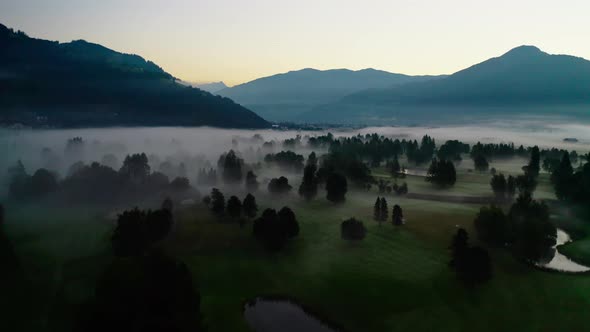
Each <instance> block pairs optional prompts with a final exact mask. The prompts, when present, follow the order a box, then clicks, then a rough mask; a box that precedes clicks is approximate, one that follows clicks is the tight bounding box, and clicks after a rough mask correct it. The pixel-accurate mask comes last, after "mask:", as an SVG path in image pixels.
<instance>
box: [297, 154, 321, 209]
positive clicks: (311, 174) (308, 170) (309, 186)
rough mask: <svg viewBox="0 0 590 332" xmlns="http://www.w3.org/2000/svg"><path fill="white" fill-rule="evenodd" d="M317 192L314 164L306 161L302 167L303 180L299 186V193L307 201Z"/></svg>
mask: <svg viewBox="0 0 590 332" xmlns="http://www.w3.org/2000/svg"><path fill="white" fill-rule="evenodd" d="M308 162H309V159H308ZM317 193H318V179H317V176H316V165H315V164H314V163H308V164H307V165H306V166H305V168H304V169H303V180H302V181H301V185H300V186H299V195H300V196H302V197H303V198H305V199H306V200H308V201H309V200H312V199H313V198H314V197H315V196H316V195H317Z"/></svg>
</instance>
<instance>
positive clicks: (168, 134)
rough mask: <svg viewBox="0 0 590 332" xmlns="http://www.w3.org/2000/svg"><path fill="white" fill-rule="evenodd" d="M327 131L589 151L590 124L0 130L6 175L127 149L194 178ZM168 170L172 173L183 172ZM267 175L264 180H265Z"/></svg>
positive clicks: (101, 158) (117, 162) (0, 164)
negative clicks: (232, 155) (78, 146)
mask: <svg viewBox="0 0 590 332" xmlns="http://www.w3.org/2000/svg"><path fill="white" fill-rule="evenodd" d="M328 131H329V132H332V133H333V134H334V135H335V136H353V135H357V134H362V135H364V134H368V133H379V134H381V135H384V136H388V137H395V138H400V139H401V138H406V139H409V138H410V139H418V140H419V139H420V138H421V137H422V136H423V135H425V134H428V135H430V136H432V137H434V138H435V139H436V140H437V144H438V145H440V144H442V142H444V141H446V140H448V139H458V140H461V141H464V142H467V143H476V142H477V141H481V142H482V143H485V142H493V143H500V142H503V143H510V142H512V143H514V144H516V145H520V144H523V145H524V146H533V145H538V146H540V147H542V148H543V147H545V148H550V147H557V148H563V149H568V150H576V151H578V152H586V151H588V146H589V145H588V143H590V125H580V124H575V123H555V124H543V122H542V121H522V122H518V121H513V122H494V123H487V124H485V125H482V124H479V125H473V126H457V127H367V128H363V129H346V128H337V129H331V130H324V131H296V130H270V129H269V130H229V129H217V128H210V127H198V128H179V127H159V128H104V129H68V130H58V129H46V130H33V129H0V150H1V151H2V154H3V157H2V158H1V159H0V171H2V172H3V174H5V173H6V172H5V170H6V169H7V168H9V167H10V166H12V165H14V164H15V163H16V162H17V160H21V161H22V162H23V164H24V166H25V168H26V169H27V171H28V172H29V173H32V172H34V171H35V170H36V169H38V168H47V169H49V170H51V171H54V172H57V173H58V174H59V176H60V177H61V178H63V177H65V176H66V175H67V172H68V168H69V167H70V166H71V165H72V164H73V163H74V162H77V161H83V162H84V163H86V164H88V163H90V162H93V161H98V162H102V163H105V156H106V155H109V154H110V155H111V156H110V157H109V158H107V159H108V160H109V162H110V163H112V165H109V166H111V167H113V168H115V169H118V167H120V166H121V164H122V161H123V159H124V158H125V156H126V155H127V154H132V153H140V152H145V153H146V154H147V155H148V157H149V159H150V166H151V167H152V170H153V171H156V170H159V171H163V172H164V173H174V171H173V170H168V171H166V170H163V169H162V168H161V167H160V165H161V164H162V162H164V161H169V165H172V166H173V168H174V167H178V166H179V165H180V163H181V162H182V163H184V166H185V168H186V176H187V178H189V179H190V181H191V183H193V182H194V180H195V177H196V174H197V172H198V170H199V169H200V168H204V167H213V168H215V166H216V163H217V160H218V158H219V155H220V154H221V153H223V152H227V151H228V150H230V149H234V150H236V151H239V153H240V155H241V157H242V158H244V160H245V162H246V163H251V164H254V163H257V162H260V161H262V158H263V157H264V155H265V154H266V153H269V152H279V151H281V150H283V148H282V146H281V142H282V141H283V140H284V139H288V138H294V137H296V136H298V135H299V136H301V137H302V141H303V143H305V140H306V138H307V137H311V136H318V135H323V134H325V133H327V132H328ZM255 135H257V136H256V137H255ZM74 137H81V138H82V139H83V140H84V142H85V144H84V149H83V151H76V152H75V153H71V151H70V152H69V153H68V151H66V150H67V148H66V146H67V141H68V140H69V139H72V138H74ZM564 138H576V139H577V140H578V142H565V141H564ZM269 141H274V142H275V143H276V144H274V147H273V148H266V149H265V148H261V147H262V144H263V142H269ZM303 146H305V144H303ZM294 150H296V152H297V153H300V154H303V155H305V156H307V154H308V153H309V152H310V151H309V150H306V149H305V148H302V147H299V148H295V149H294ZM113 156H114V157H115V158H112V157H113ZM278 173H279V172H277V173H276V174H278ZM166 175H169V176H170V177H173V176H175V175H176V174H166ZM261 175H262V174H261ZM269 176H274V174H273V172H270V173H269V172H267V171H265V172H264V177H269ZM264 177H261V178H260V179H261V180H264ZM2 178H3V181H2V183H3V186H2V187H3V188H2V189H3V190H2V192H6V191H5V189H6V183H7V181H6V177H5V176H4V175H3V176H2Z"/></svg>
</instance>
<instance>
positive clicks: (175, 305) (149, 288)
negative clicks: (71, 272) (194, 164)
mask: <svg viewBox="0 0 590 332" xmlns="http://www.w3.org/2000/svg"><path fill="white" fill-rule="evenodd" d="M171 223H172V202H171V201H170V200H166V201H164V203H162V208H161V209H159V210H156V211H149V210H148V211H142V210H139V209H137V208H135V209H133V210H129V211H125V212H123V213H122V214H121V215H119V218H118V220H117V226H116V228H115V231H114V233H113V235H112V238H111V243H112V247H113V251H114V253H115V258H114V260H113V261H112V262H111V263H110V264H109V265H108V266H107V268H106V270H105V271H104V272H103V274H102V276H101V277H100V278H98V283H97V285H96V289H95V292H94V297H93V298H92V299H91V300H90V301H89V302H88V303H87V304H86V305H85V306H83V307H82V309H81V310H80V315H79V317H78V319H77V322H76V324H75V327H74V330H76V331H105V330H110V329H112V328H113V327H114V326H116V327H117V329H122V330H129V331H136V330H141V331H163V330H166V331H204V330H205V329H204V326H203V323H202V318H201V314H200V294H199V292H198V291H197V289H196V288H195V287H194V285H193V282H192V276H191V274H190V272H189V269H188V268H187V266H186V265H185V264H184V263H181V262H178V261H177V260H175V259H174V258H172V257H170V256H168V255H166V254H164V253H163V252H162V251H161V250H158V249H157V248H155V247H154V246H153V245H154V243H156V242H157V241H160V240H162V239H163V238H164V237H165V236H166V235H167V234H168V233H169V231H170V227H171Z"/></svg>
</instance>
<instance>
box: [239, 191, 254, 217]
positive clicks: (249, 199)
mask: <svg viewBox="0 0 590 332" xmlns="http://www.w3.org/2000/svg"><path fill="white" fill-rule="evenodd" d="M242 208H243V209H244V215H245V216H246V217H248V218H254V217H256V213H257V212H258V205H257V204H256V198H254V196H253V195H252V194H248V195H246V198H244V203H243V205H242Z"/></svg>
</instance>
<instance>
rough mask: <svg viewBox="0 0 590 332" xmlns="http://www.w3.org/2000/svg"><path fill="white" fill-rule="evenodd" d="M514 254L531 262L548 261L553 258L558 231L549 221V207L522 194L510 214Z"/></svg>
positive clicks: (528, 195) (526, 194)
mask: <svg viewBox="0 0 590 332" xmlns="http://www.w3.org/2000/svg"><path fill="white" fill-rule="evenodd" d="M508 217H509V220H510V227H511V229H512V238H513V244H512V249H513V251H514V253H515V254H516V255H517V256H518V257H520V258H522V259H524V260H526V261H529V262H535V263H536V262H540V261H548V260H550V259H551V258H552V257H553V254H554V252H553V246H554V245H555V243H556V238H557V230H556V228H555V226H554V225H553V224H552V223H551V222H550V221H549V207H548V206H547V205H546V204H545V203H543V202H538V201H535V200H533V199H532V197H531V196H530V194H528V193H524V194H521V195H520V196H519V197H518V199H517V200H516V202H515V203H514V204H513V205H512V207H511V208H510V211H509V213H508Z"/></svg>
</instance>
